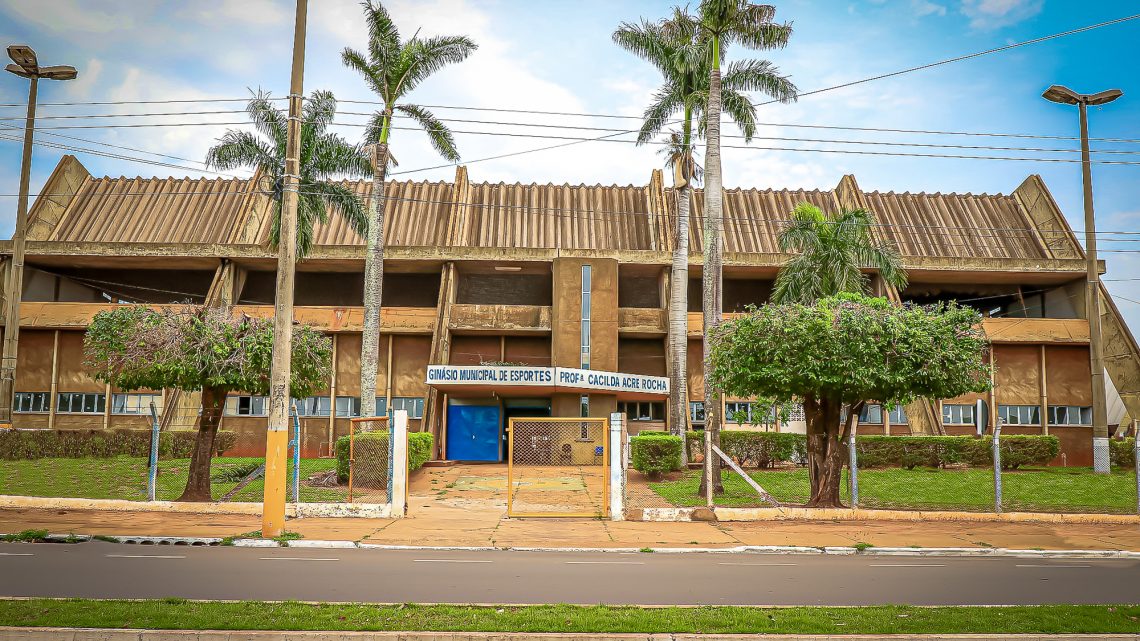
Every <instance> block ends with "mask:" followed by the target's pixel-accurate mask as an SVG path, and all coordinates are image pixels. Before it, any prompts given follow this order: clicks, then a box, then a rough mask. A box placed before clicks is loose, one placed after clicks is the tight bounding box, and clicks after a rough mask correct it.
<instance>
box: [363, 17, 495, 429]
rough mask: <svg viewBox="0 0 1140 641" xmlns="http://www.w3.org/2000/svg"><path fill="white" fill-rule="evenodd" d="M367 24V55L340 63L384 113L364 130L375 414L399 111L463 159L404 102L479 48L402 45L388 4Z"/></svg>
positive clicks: (436, 124) (370, 402)
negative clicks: (368, 161) (368, 151)
mask: <svg viewBox="0 0 1140 641" xmlns="http://www.w3.org/2000/svg"><path fill="white" fill-rule="evenodd" d="M362 6H363V7H364V19H365V23H366V24H367V25H368V53H367V54H365V53H363V52H360V51H357V50H355V49H352V48H351V47H345V49H344V51H343V52H342V53H341V60H342V61H343V62H344V65H345V66H346V67H348V68H349V69H354V70H356V71H357V72H359V73H360V75H361V76H363V77H364V81H365V83H367V84H368V88H369V89H371V90H372V92H373V93H375V94H376V96H377V97H379V98H380V102H381V107H380V110H379V111H377V112H376V113H375V114H373V116H372V119H371V121H370V122H369V125H368V128H367V129H366V130H365V134H364V142H365V143H366V144H369V145H372V196H371V198H370V199H369V202H368V220H369V224H368V236H367V238H366V245H367V249H366V253H365V254H364V327H363V331H362V338H361V346H360V389H361V390H362V393H361V395H360V397H361V398H360V412H361V415H362V416H375V415H376V399H375V398H374V397H375V395H374V394H373V393H372V392H370V391H368V392H365V391H364V390H373V389H375V388H376V367H377V360H378V358H379V349H380V300H381V293H382V292H383V287H384V179H385V176H386V173H387V170H388V165H389V164H390V163H391V161H392V156H391V153H390V152H389V149H388V140H389V138H390V137H391V134H392V118H393V117H394V115H395V112H399V113H401V114H403V116H404V117H406V118H408V119H409V120H410V121H411V122H414V123H416V124H418V125H419V126H420V127H422V128H423V130H424V132H425V133H427V135H428V140H430V141H431V145H432V147H433V148H434V149H435V150H436V151H437V152H438V153H439V155H441V156H443V157H444V158H446V159H447V160H449V161H451V162H458V161H459V151H458V150H457V149H456V148H455V138H454V136H452V135H451V131H450V130H449V129H448V128H447V125H444V124H443V122H442V121H440V120H439V119H438V118H436V117H435V115H434V114H432V113H431V112H430V111H428V110H427V109H425V108H423V107H420V106H418V105H413V104H408V103H405V102H402V101H403V100H404V98H405V97H406V96H407V95H408V94H409V93H410V92H411V91H412V90H413V89H415V88H416V87H417V86H419V84H420V83H421V82H423V81H424V80H426V79H427V78H428V77H430V76H431V75H432V74H434V73H435V72H437V71H439V70H440V69H442V68H444V67H445V66H447V65H449V64H456V63H459V62H462V61H464V60H466V59H467V56H469V55H471V53H472V52H474V51H475V49H476V48H477V47H478V45H476V44H475V43H474V42H473V41H472V40H471V39H470V38H468V37H467V36H435V37H432V38H420V37H419V32H418V31H417V32H416V34H415V35H413V36H412V37H411V38H410V39H408V40H405V41H401V40H400V32H399V30H398V29H396V24H395V23H394V22H392V17H391V16H390V15H388V11H387V10H386V9H384V7H383V5H381V4H380V3H379V2H377V1H375V0H367V1H366V2H363V3H362Z"/></svg>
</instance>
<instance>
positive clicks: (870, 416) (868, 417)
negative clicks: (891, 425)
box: [859, 403, 883, 424]
mask: <svg viewBox="0 0 1140 641" xmlns="http://www.w3.org/2000/svg"><path fill="white" fill-rule="evenodd" d="M859 422H860V423H872V424H880V423H882V422H883V406H882V405H879V404H878V403H867V404H866V405H864V406H863V410H862V411H860V412H859Z"/></svg>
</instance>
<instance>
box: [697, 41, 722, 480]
mask: <svg viewBox="0 0 1140 641" xmlns="http://www.w3.org/2000/svg"><path fill="white" fill-rule="evenodd" d="M712 59H713V65H712V71H711V73H710V74H709V104H708V111H707V113H708V125H707V130H706V145H707V146H706V147H705V221H704V237H705V252H704V253H705V255H704V267H703V269H702V284H703V286H704V291H703V292H702V297H703V300H702V308H703V310H704V372H705V376H704V379H705V429H706V430H709V432H710V434H711V436H712V442H713V445H716V446H718V447H719V446H720V425H721V420H722V418H723V417H722V416H721V414H722V412H721V398H720V393H719V392H718V391H717V390H715V389H714V388H713V386H712V384H711V382H710V379H709V376H708V372H709V371H710V369H711V368H710V366H709V363H710V361H711V356H712V351H711V348H712V344H711V343H710V342H709V336H710V335H711V334H712V331H713V330H714V329H716V327H717V325H720V321H721V310H722V308H723V304H724V296H723V293H722V291H721V268H722V262H723V258H722V252H723V247H724V245H723V242H724V241H723V239H722V238H721V227H722V217H723V215H724V203H723V200H722V197H723V193H722V187H721V181H722V177H721V168H720V38H719V37H714V38H713V42H712ZM714 463H715V465H714ZM710 466H711V468H712V469H711V470H710ZM720 468H721V463H720V460H719V459H718V458H717V457H716V456H715V455H714V454H713V453H712V452H706V453H705V474H704V475H702V477H701V478H702V480H701V487H700V489H699V490H698V492H699V493H700V494H702V495H703V494H705V493H706V491H707V490H706V485H705V484H706V482H707V479H709V478H710V477H711V478H712V479H713V492H714V493H717V494H723V493H724V485H723V483H722V482H721V476H720Z"/></svg>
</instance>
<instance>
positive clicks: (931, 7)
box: [910, 0, 946, 18]
mask: <svg viewBox="0 0 1140 641" xmlns="http://www.w3.org/2000/svg"><path fill="white" fill-rule="evenodd" d="M910 8H911V10H912V11H914V14H915V15H916V16H918V17H920V18H922V17H924V16H930V15H936V16H944V15H946V5H942V4H935V3H933V2H929V0H910Z"/></svg>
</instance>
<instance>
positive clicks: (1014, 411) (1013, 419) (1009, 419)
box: [998, 405, 1041, 425]
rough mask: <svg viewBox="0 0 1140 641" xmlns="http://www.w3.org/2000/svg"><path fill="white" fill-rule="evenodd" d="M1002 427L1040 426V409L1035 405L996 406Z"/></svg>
mask: <svg viewBox="0 0 1140 641" xmlns="http://www.w3.org/2000/svg"><path fill="white" fill-rule="evenodd" d="M998 418H1000V419H1001V422H1002V425H1040V424H1041V408H1040V407H1039V406H1037V405H998Z"/></svg>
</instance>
